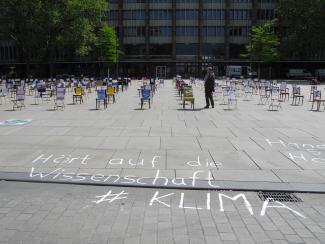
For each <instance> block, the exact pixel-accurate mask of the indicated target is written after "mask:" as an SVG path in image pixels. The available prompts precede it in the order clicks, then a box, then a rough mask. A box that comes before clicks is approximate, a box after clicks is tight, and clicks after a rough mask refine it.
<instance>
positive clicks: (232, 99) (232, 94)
mask: <svg viewBox="0 0 325 244" xmlns="http://www.w3.org/2000/svg"><path fill="white" fill-rule="evenodd" d="M233 108H237V96H236V90H235V89H229V91H228V109H229V110H231V109H233Z"/></svg>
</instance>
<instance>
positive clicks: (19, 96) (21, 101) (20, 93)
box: [11, 86, 25, 110]
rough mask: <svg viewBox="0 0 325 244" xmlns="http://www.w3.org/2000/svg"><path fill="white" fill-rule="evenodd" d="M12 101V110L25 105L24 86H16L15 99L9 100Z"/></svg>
mask: <svg viewBox="0 0 325 244" xmlns="http://www.w3.org/2000/svg"><path fill="white" fill-rule="evenodd" d="M11 101H12V103H13V110H15V109H16V108H17V109H22V108H23V107H25V89H24V87H21V86H20V87H18V88H17V91H16V97H15V99H13V100H11Z"/></svg>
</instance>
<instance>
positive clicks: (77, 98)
mask: <svg viewBox="0 0 325 244" xmlns="http://www.w3.org/2000/svg"><path fill="white" fill-rule="evenodd" d="M82 95H83V94H82V87H76V88H74V95H73V104H74V103H75V102H76V103H77V102H78V101H79V103H80V104H81V103H83V102H84V101H83V98H82Z"/></svg>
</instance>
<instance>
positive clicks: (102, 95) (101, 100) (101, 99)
mask: <svg viewBox="0 0 325 244" xmlns="http://www.w3.org/2000/svg"><path fill="white" fill-rule="evenodd" d="M101 104H103V105H104V108H107V98H106V91H105V90H104V89H100V90H97V98H96V109H99V108H100V105H101Z"/></svg>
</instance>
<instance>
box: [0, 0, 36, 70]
mask: <svg viewBox="0 0 325 244" xmlns="http://www.w3.org/2000/svg"><path fill="white" fill-rule="evenodd" d="M0 9H1V10H2V13H1V22H2V23H1V29H2V33H1V34H2V36H3V38H5V39H8V41H9V42H12V43H14V44H15V46H16V47H17V48H18V50H19V51H20V59H21V60H22V61H24V62H26V74H27V75H28V74H29V72H30V71H29V70H30V62H31V58H32V53H33V55H34V56H37V55H39V52H38V51H39V49H38V48H39V40H40V39H39V35H38V33H39V32H40V23H39V19H40V14H41V11H42V10H41V9H42V3H41V0H29V1H24V0H1V1H0Z"/></svg>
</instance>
